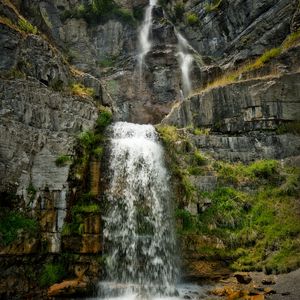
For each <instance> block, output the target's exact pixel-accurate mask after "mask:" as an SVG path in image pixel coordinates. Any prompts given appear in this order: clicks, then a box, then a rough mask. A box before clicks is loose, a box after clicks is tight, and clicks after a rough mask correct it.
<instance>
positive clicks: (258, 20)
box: [167, 0, 297, 62]
mask: <svg viewBox="0 0 300 300" xmlns="http://www.w3.org/2000/svg"><path fill="white" fill-rule="evenodd" d="M216 3H218V4H219V5H216ZM296 3H297V0H295V1H294V0H293V1H290V0H281V1H277V3H276V4H275V5H274V2H273V1H272V0H264V1H252V0H249V1H244V0H238V1H234V2H232V1H228V0H222V1H201V2H200V3H199V2H198V1H194V0H190V1H187V2H186V4H185V5H184V11H185V12H186V13H187V15H188V14H195V15H196V17H197V18H198V22H197V23H196V24H189V23H188V22H187V21H186V20H185V16H183V19H184V20H185V23H184V22H182V21H181V22H178V18H176V22H177V23H178V25H179V26H180V28H181V29H182V31H183V32H184V33H185V35H186V37H187V39H188V40H189V41H190V43H191V44H192V45H193V47H194V48H195V49H196V50H197V51H198V52H199V53H200V54H201V55H203V56H212V57H214V58H215V59H216V60H218V61H220V60H223V59H224V61H226V62H230V61H231V62H232V61H235V62H240V61H244V60H245V59H249V58H250V57H253V56H257V55H260V54H262V53H263V52H264V51H265V49H266V48H272V47H275V46H277V45H278V44H280V43H281V42H282V41H283V39H284V38H285V37H286V36H287V35H288V34H289V32H290V24H291V20H292V18H293V15H294V13H295V8H296ZM167 10H168V11H169V13H170V14H171V15H174V4H169V5H168V6H167ZM184 20H183V21H184Z"/></svg>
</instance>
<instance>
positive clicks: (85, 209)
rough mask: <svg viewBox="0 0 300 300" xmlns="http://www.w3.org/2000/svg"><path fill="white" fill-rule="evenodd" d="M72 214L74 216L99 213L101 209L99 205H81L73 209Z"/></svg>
mask: <svg viewBox="0 0 300 300" xmlns="http://www.w3.org/2000/svg"><path fill="white" fill-rule="evenodd" d="M72 212H73V213H74V214H81V213H99V212H100V207H99V205H98V204H79V205H75V206H74V207H73V209H72Z"/></svg>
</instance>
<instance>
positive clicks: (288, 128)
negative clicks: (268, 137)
mask: <svg viewBox="0 0 300 300" xmlns="http://www.w3.org/2000/svg"><path fill="white" fill-rule="evenodd" d="M277 133H278V134H286V133H291V134H297V135H300V121H291V122H285V123H282V124H280V125H279V126H278V128H277Z"/></svg>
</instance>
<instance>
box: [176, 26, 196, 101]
mask: <svg viewBox="0 0 300 300" xmlns="http://www.w3.org/2000/svg"><path fill="white" fill-rule="evenodd" d="M175 34H176V36H177V39H178V53H177V55H178V56H179V63H180V70H181V80H182V93H183V96H184V97H187V96H189V94H190V92H191V90H192V82H191V78H190V73H191V67H192V63H193V60H194V59H193V56H192V55H191V54H190V51H189V48H190V45H189V43H188V41H187V40H186V39H185V38H184V37H183V36H182V35H181V34H180V33H179V32H177V31H175Z"/></svg>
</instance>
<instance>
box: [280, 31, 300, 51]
mask: <svg viewBox="0 0 300 300" xmlns="http://www.w3.org/2000/svg"><path fill="white" fill-rule="evenodd" d="M299 43H300V30H298V31H296V32H293V33H291V34H290V35H288V36H287V37H286V39H285V40H284V42H283V44H282V48H283V49H289V48H291V47H293V46H296V45H298V44H299Z"/></svg>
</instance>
